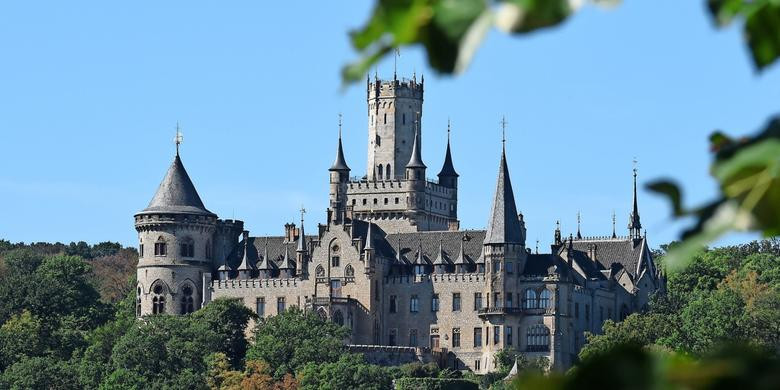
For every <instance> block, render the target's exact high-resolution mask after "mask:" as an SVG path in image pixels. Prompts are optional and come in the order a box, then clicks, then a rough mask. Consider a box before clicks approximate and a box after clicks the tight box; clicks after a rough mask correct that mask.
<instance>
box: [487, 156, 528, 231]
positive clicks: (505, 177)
mask: <svg viewBox="0 0 780 390" xmlns="http://www.w3.org/2000/svg"><path fill="white" fill-rule="evenodd" d="M524 241H525V237H523V232H522V230H521V229H520V220H519V219H518V218H517V207H516V206H515V194H514V192H513V191H512V181H511V180H510V178H509V168H508V167H507V165H506V153H505V152H503V151H502V153H501V163H500V165H499V167H498V180H497V181H496V192H495V195H494V197H493V206H492V207H491V210H490V219H489V220H488V225H487V233H486V235H485V241H484V242H485V244H505V243H517V244H522V243H524Z"/></svg>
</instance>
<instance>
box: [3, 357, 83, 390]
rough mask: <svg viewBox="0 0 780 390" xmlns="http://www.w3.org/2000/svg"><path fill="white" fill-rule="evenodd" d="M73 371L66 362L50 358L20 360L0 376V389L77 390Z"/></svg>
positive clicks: (78, 387) (77, 386)
mask: <svg viewBox="0 0 780 390" xmlns="http://www.w3.org/2000/svg"><path fill="white" fill-rule="evenodd" d="M76 378H77V377H76V376H75V375H73V369H72V367H71V366H70V364H69V362H68V361H66V360H59V359H56V358H54V357H51V356H45V357H43V356H41V357H31V358H25V359H22V360H20V361H18V362H16V363H14V364H13V365H12V366H11V367H8V369H6V370H5V371H3V373H2V375H0V388H3V389H10V390H29V389H57V390H70V389H73V390H78V389H81V388H82V387H81V386H80V385H79V383H78V381H77V379H76Z"/></svg>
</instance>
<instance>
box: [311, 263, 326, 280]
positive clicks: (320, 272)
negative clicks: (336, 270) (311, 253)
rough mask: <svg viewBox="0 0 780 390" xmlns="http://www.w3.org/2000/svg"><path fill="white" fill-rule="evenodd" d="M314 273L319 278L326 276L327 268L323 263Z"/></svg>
mask: <svg viewBox="0 0 780 390" xmlns="http://www.w3.org/2000/svg"><path fill="white" fill-rule="evenodd" d="M314 274H315V275H317V277H319V278H321V277H324V276H325V268H322V264H320V265H318V266H317V269H316V270H315V271H314Z"/></svg>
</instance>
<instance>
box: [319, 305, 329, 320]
mask: <svg viewBox="0 0 780 390" xmlns="http://www.w3.org/2000/svg"><path fill="white" fill-rule="evenodd" d="M317 315H319V316H320V319H321V320H323V321H327V320H328V312H327V311H325V308H324V307H320V308H319V309H317Z"/></svg>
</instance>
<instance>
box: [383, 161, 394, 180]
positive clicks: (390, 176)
mask: <svg viewBox="0 0 780 390" xmlns="http://www.w3.org/2000/svg"><path fill="white" fill-rule="evenodd" d="M385 177H387V178H388V179H392V178H393V176H392V175H391V174H390V164H387V166H386V168H385Z"/></svg>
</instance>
